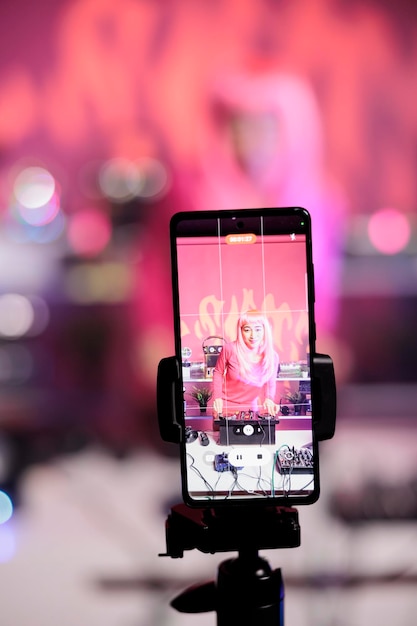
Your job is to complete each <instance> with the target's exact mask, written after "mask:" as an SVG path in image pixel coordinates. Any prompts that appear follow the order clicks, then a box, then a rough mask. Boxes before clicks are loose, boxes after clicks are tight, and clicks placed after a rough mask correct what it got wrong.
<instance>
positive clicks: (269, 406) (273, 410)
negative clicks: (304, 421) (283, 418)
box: [263, 398, 280, 416]
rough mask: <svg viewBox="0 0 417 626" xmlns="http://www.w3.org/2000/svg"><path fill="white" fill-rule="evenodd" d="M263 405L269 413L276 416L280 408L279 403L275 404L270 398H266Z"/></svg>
mask: <svg viewBox="0 0 417 626" xmlns="http://www.w3.org/2000/svg"><path fill="white" fill-rule="evenodd" d="M263 407H264V409H265V411H266V412H267V413H269V415H273V416H275V415H276V414H277V413H278V411H279V409H280V406H279V404H275V402H274V401H273V400H271V399H270V398H266V400H265V402H264V404H263Z"/></svg>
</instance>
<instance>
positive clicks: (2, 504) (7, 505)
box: [0, 490, 13, 524]
mask: <svg viewBox="0 0 417 626" xmlns="http://www.w3.org/2000/svg"><path fill="white" fill-rule="evenodd" d="M12 515H13V502H12V501H11V499H10V497H9V496H8V495H7V493H6V492H5V491H1V490H0V524H4V523H5V522H7V521H8V520H9V519H10V518H11V516H12Z"/></svg>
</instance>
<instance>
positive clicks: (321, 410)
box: [157, 353, 336, 443]
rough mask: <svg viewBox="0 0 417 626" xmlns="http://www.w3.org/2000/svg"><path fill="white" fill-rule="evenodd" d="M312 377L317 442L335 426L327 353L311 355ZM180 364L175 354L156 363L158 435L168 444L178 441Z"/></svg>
mask: <svg viewBox="0 0 417 626" xmlns="http://www.w3.org/2000/svg"><path fill="white" fill-rule="evenodd" d="M313 365H314V368H313V372H314V376H313V378H312V381H311V382H312V387H313V395H314V398H315V406H314V416H313V429H314V433H315V436H316V439H317V440H318V441H324V440H326V439H331V438H332V437H333V435H334V433H335V428H336V382H335V375H334V367H333V361H332V359H331V357H329V356H328V355H327V354H319V353H316V354H315V355H314V356H313ZM180 380H181V377H180V364H179V362H178V359H177V358H176V357H175V356H171V357H166V358H165V359H162V360H161V361H160V362H159V365H158V375H157V410H158V422H159V430H160V433H161V438H162V439H163V441H167V442H169V443H181V441H182V436H183V433H182V429H181V423H182V420H183V416H182V415H180V416H179V415H178V407H182V406H183V401H184V399H183V390H182V388H181V385H180Z"/></svg>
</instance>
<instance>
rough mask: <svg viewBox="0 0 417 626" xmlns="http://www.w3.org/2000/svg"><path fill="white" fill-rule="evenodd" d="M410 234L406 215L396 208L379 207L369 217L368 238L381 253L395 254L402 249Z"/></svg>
mask: <svg viewBox="0 0 417 626" xmlns="http://www.w3.org/2000/svg"><path fill="white" fill-rule="evenodd" d="M410 235H411V227H410V222H409V220H408V218H407V216H406V215H404V213H401V212H400V211H398V210H397V209H381V210H379V211H376V212H375V213H374V214H373V215H371V217H370V219H369V222H368V236H369V239H370V241H371V243H372V245H373V246H374V247H375V248H376V249H377V250H378V251H379V252H381V253H382V254H397V253H398V252H401V251H402V250H404V248H405V247H406V246H407V244H408V242H409V240H410Z"/></svg>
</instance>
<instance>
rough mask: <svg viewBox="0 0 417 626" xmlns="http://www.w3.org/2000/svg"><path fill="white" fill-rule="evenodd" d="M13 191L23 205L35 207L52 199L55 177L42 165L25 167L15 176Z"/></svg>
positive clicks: (28, 207) (29, 207)
mask: <svg viewBox="0 0 417 626" xmlns="http://www.w3.org/2000/svg"><path fill="white" fill-rule="evenodd" d="M13 191H14V195H15V197H16V199H17V201H18V202H19V203H20V204H21V205H22V206H23V207H26V208H27V209H36V208H38V207H41V206H43V205H45V204H47V203H48V202H50V200H51V199H52V197H53V195H54V192H55V179H54V177H53V176H52V174H50V172H48V170H46V169H44V168H43V167H27V168H25V169H24V170H22V171H21V172H20V173H19V174H18V175H17V176H16V179H15V182H14V186H13Z"/></svg>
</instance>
